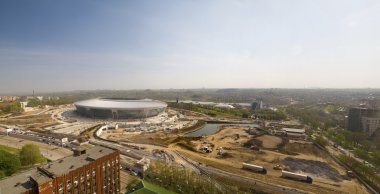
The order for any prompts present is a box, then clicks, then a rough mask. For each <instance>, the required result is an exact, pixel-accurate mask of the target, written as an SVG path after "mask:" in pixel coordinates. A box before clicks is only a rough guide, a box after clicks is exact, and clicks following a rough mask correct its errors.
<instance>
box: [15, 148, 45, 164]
mask: <svg viewBox="0 0 380 194" xmlns="http://www.w3.org/2000/svg"><path fill="white" fill-rule="evenodd" d="M20 160H21V164H22V165H34V164H36V163H42V162H44V161H45V158H44V157H43V156H42V155H41V152H40V148H39V147H38V146H36V145H34V144H26V145H24V146H23V147H22V148H21V152H20Z"/></svg>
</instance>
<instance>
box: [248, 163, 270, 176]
mask: <svg viewBox="0 0 380 194" xmlns="http://www.w3.org/2000/svg"><path fill="white" fill-rule="evenodd" d="M243 169H247V170H252V171H255V172H258V173H261V174H266V173H267V169H265V168H264V167H262V166H257V165H254V164H248V163H243Z"/></svg>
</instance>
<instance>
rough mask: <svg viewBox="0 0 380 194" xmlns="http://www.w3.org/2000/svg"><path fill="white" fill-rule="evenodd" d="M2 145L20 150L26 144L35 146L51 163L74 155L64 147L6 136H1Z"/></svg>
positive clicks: (0, 142)
mask: <svg viewBox="0 0 380 194" xmlns="http://www.w3.org/2000/svg"><path fill="white" fill-rule="evenodd" d="M0 144H1V145H5V146H8V147H13V148H19V149H21V148H22V146H24V145H25V144H35V145H37V146H38V147H39V148H40V151H41V154H42V155H43V156H44V157H45V158H47V159H49V160H51V161H54V160H58V159H61V158H64V157H66V156H70V155H72V151H70V150H68V149H65V148H62V147H58V146H55V145H48V144H45V143H40V142H36V141H31V140H26V139H21V138H16V137H10V136H4V135H0Z"/></svg>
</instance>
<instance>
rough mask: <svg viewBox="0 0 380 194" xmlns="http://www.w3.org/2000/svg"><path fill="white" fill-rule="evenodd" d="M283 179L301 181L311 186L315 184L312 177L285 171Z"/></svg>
mask: <svg viewBox="0 0 380 194" xmlns="http://www.w3.org/2000/svg"><path fill="white" fill-rule="evenodd" d="M282 177H283V178H290V179H294V180H299V181H303V182H307V183H310V184H311V183H313V178H311V177H310V176H307V175H304V174H298V173H294V172H289V171H284V170H283V171H282Z"/></svg>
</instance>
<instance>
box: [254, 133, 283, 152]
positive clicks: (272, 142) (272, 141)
mask: <svg viewBox="0 0 380 194" xmlns="http://www.w3.org/2000/svg"><path fill="white" fill-rule="evenodd" d="M257 139H258V140H260V141H261V142H262V146H263V147H264V148H268V149H274V148H277V147H278V145H280V144H281V143H282V139H281V138H279V137H276V136H271V135H263V136H260V137H257Z"/></svg>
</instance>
